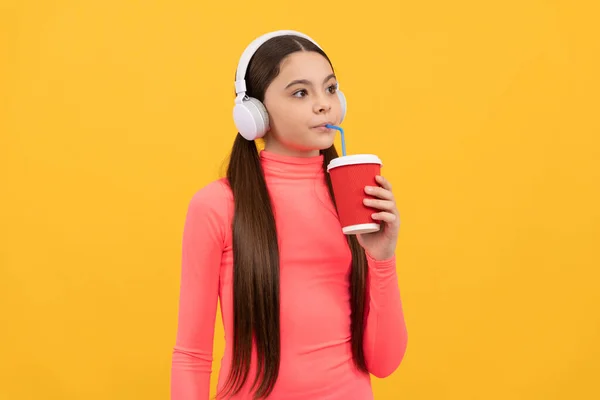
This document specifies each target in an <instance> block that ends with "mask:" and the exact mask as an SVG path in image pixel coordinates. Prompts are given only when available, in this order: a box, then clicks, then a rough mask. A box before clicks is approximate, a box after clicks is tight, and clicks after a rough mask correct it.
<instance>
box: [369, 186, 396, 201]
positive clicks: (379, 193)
mask: <svg viewBox="0 0 600 400" xmlns="http://www.w3.org/2000/svg"><path fill="white" fill-rule="evenodd" d="M365 193H367V194H370V195H371V196H375V197H379V198H380V199H384V200H392V199H393V198H394V194H393V193H392V192H390V191H389V190H387V189H384V188H382V187H380V186H366V187H365Z"/></svg>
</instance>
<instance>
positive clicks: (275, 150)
mask: <svg viewBox="0 0 600 400" xmlns="http://www.w3.org/2000/svg"><path fill="white" fill-rule="evenodd" d="M265 151H268V152H269V153H271V154H278V155H281V156H285V157H317V156H319V154H320V152H319V150H318V149H316V150H315V149H313V150H300V149H292V148H289V147H285V146H283V145H282V144H280V143H279V142H278V141H276V140H265Z"/></svg>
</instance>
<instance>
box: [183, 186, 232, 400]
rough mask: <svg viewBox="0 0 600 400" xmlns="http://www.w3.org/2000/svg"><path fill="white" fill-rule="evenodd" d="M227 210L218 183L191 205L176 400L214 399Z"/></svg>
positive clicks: (185, 246) (185, 240) (185, 247)
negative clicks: (212, 386) (213, 373)
mask: <svg viewBox="0 0 600 400" xmlns="http://www.w3.org/2000/svg"><path fill="white" fill-rule="evenodd" d="M226 212H227V209H226V201H224V196H223V187H222V186H221V185H220V184H218V183H213V184H209V185H208V186H206V187H205V188H203V189H202V190H200V191H199V192H197V193H196V194H195V195H194V197H193V198H192V200H191V201H190V204H189V206H188V212H187V215H186V220H185V225H184V230H183V240H182V259H181V282H180V293H179V312H178V327H177V335H176V343H175V347H174V349H173V355H172V366H171V400H208V398H209V395H210V374H211V371H212V360H213V338H214V325H215V319H216V307H217V298H218V291H219V270H220V266H221V256H222V252H223V248H224V242H225V241H224V238H225V226H226V225H225V218H226Z"/></svg>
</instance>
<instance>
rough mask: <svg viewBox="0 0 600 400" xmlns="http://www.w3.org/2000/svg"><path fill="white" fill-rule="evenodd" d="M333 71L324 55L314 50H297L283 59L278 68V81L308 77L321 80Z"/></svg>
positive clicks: (317, 80)
mask: <svg viewBox="0 0 600 400" xmlns="http://www.w3.org/2000/svg"><path fill="white" fill-rule="evenodd" d="M332 73H333V69H332V68H331V65H329V62H328V61H327V59H326V58H325V57H323V56H322V55H321V54H319V53H316V52H314V51H297V52H295V53H292V54H290V55H288V56H287V57H286V58H284V59H283V61H282V62H281V65H280V68H279V75H278V76H277V80H279V81H291V80H294V79H308V80H311V81H316V82H319V83H320V82H321V81H322V80H323V79H324V78H325V77H326V76H328V75H330V74H332Z"/></svg>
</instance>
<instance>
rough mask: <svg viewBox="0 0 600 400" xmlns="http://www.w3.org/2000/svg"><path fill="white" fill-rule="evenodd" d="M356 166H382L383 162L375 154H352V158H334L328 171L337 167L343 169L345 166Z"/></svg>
mask: <svg viewBox="0 0 600 400" xmlns="http://www.w3.org/2000/svg"><path fill="white" fill-rule="evenodd" d="M354 164H379V165H382V162H381V160H380V159H379V157H377V156H376V155H374V154H352V155H350V156H341V157H338V158H334V159H333V160H331V161H330V162H329V165H328V166H327V171H329V170H330V169H332V168H335V167H342V166H344V165H354Z"/></svg>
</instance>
